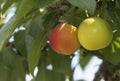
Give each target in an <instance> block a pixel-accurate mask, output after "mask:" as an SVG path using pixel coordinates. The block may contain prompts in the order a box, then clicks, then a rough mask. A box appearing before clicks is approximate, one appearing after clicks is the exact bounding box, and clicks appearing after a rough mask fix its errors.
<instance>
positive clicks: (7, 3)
mask: <svg viewBox="0 0 120 81" xmlns="http://www.w3.org/2000/svg"><path fill="white" fill-rule="evenodd" d="M14 1H15V0H7V1H6V2H5V4H4V6H3V9H2V13H3V14H4V13H5V12H6V11H7V10H8V9H9V8H10V6H11V5H12V4H13V3H14Z"/></svg>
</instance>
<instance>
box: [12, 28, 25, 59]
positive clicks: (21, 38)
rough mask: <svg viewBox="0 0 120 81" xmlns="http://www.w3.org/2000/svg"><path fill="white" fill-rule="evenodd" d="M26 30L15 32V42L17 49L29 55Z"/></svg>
mask: <svg viewBox="0 0 120 81" xmlns="http://www.w3.org/2000/svg"><path fill="white" fill-rule="evenodd" d="M25 33H26V32H25V30H20V31H18V32H16V33H15V34H14V44H15V46H16V48H17V50H18V51H19V52H20V53H21V54H22V55H23V56H25V57H27V50H26V41H25V35H26V34H25Z"/></svg>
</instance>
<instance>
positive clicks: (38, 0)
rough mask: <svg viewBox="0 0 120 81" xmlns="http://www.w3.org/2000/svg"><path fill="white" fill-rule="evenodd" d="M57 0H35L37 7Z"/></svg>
mask: <svg viewBox="0 0 120 81" xmlns="http://www.w3.org/2000/svg"><path fill="white" fill-rule="evenodd" d="M57 1H58V0H35V3H36V6H37V7H39V8H45V7H48V6H50V5H52V4H53V3H55V2H57Z"/></svg>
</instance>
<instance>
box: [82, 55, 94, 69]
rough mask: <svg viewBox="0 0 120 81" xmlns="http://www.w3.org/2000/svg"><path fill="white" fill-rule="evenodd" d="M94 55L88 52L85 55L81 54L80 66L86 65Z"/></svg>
mask: <svg viewBox="0 0 120 81" xmlns="http://www.w3.org/2000/svg"><path fill="white" fill-rule="evenodd" d="M92 56H93V55H92V54H86V55H85V56H84V55H82V54H80V66H81V67H82V69H84V68H85V67H86V65H87V64H88V63H89V61H90V59H91V58H92Z"/></svg>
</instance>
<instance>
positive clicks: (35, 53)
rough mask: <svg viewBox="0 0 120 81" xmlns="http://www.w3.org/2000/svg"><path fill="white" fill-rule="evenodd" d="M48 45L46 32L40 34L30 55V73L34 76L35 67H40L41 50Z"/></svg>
mask: <svg viewBox="0 0 120 81" xmlns="http://www.w3.org/2000/svg"><path fill="white" fill-rule="evenodd" d="M45 44H46V31H41V32H40V34H39V35H38V36H37V37H36V39H35V40H34V41H33V44H32V47H31V50H30V52H29V55H28V65H29V66H28V67H29V71H30V73H31V74H32V75H33V72H34V69H35V67H36V66H37V65H38V62H39V58H40V55H41V49H42V47H43V46H44V45H45Z"/></svg>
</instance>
